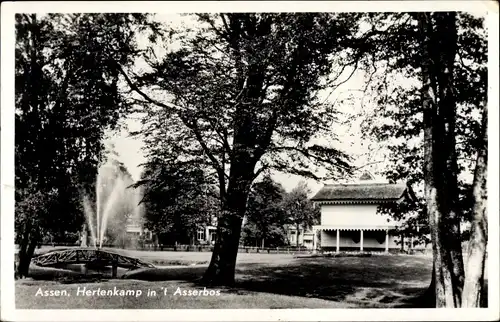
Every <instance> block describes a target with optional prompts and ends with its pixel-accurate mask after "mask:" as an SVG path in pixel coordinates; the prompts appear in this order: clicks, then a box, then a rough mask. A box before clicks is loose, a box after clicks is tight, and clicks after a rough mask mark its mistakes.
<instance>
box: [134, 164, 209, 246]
mask: <svg viewBox="0 0 500 322" xmlns="http://www.w3.org/2000/svg"><path fill="white" fill-rule="evenodd" d="M135 186H142V187H143V188H144V198H143V200H142V202H143V203H144V204H145V207H146V213H145V219H146V223H145V224H146V227H147V228H148V229H150V230H152V231H153V232H155V233H156V234H158V235H160V236H166V238H167V239H169V240H172V241H174V242H175V241H177V242H180V243H189V242H191V238H192V237H194V235H195V234H196V231H197V229H198V228H199V227H202V226H205V225H208V224H210V223H211V220H212V218H213V217H216V216H217V212H218V209H219V202H218V198H217V195H215V194H214V191H213V187H212V186H211V185H210V182H209V181H207V180H206V178H205V176H204V173H203V171H201V170H200V169H197V168H194V167H189V166H187V165H183V164H179V163H171V164H167V163H160V162H157V163H148V164H147V165H146V168H145V171H144V172H143V175H142V180H141V181H139V182H137V183H136V185H135ZM168 236H170V238H168Z"/></svg>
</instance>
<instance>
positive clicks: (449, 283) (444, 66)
mask: <svg viewBox="0 0 500 322" xmlns="http://www.w3.org/2000/svg"><path fill="white" fill-rule="evenodd" d="M419 17H420V26H421V32H422V36H423V44H422V45H423V46H422V47H423V58H422V82H423V84H422V104H423V111H424V181H425V198H426V205H427V213H428V216H429V225H430V230H431V238H432V246H433V247H432V249H433V264H434V274H435V276H434V280H435V292H436V293H435V298H436V307H459V306H460V305H461V295H462V294H461V293H462V286H463V275H464V274H463V259H462V249H461V243H460V218H459V216H458V211H457V198H458V194H457V177H456V176H457V172H456V152H455V113H456V111H455V108H456V107H455V101H454V98H453V92H452V88H451V86H452V80H453V62H454V57H455V52H456V26H455V14H454V13H437V14H435V15H434V19H435V21H434V22H433V21H432V17H431V15H430V14H426V13H423V14H420V16H419ZM433 23H435V24H436V29H434V27H433Z"/></svg>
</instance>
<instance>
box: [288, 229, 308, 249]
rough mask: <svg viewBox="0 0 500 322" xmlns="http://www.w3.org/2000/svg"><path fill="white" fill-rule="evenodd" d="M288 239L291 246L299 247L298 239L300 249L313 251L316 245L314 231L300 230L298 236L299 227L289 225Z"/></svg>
mask: <svg viewBox="0 0 500 322" xmlns="http://www.w3.org/2000/svg"><path fill="white" fill-rule="evenodd" d="M285 229H286V237H287V240H288V243H289V245H290V246H292V247H293V246H297V239H298V240H299V243H298V245H299V247H304V248H306V249H313V247H314V245H313V243H314V232H313V230H312V229H303V228H300V229H299V232H298V234H297V227H295V226H294V225H288V226H286V227H285Z"/></svg>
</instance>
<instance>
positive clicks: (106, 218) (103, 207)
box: [33, 160, 154, 277]
mask: <svg viewBox="0 0 500 322" xmlns="http://www.w3.org/2000/svg"><path fill="white" fill-rule="evenodd" d="M132 183H133V181H132V179H131V178H130V176H129V175H127V174H126V173H124V172H123V171H121V169H120V165H119V164H118V163H117V162H116V161H112V160H111V161H108V162H107V163H106V164H103V165H102V166H101V167H99V169H98V174H97V180H96V198H95V199H96V203H95V206H94V205H93V204H92V202H91V199H90V197H89V196H88V195H86V194H83V196H82V204H83V209H84V213H85V218H86V225H84V229H83V234H82V236H83V238H82V243H81V247H80V248H68V249H63V250H59V249H58V250H54V251H51V252H48V253H45V254H43V255H40V256H37V257H36V258H34V259H33V263H34V264H35V265H39V266H56V267H61V266H63V267H64V265H68V264H71V265H73V264H83V266H82V271H83V272H84V274H86V273H87V269H88V266H89V265H90V266H92V267H106V266H112V275H113V277H116V275H117V273H116V271H117V267H118V266H119V267H124V268H129V269H132V268H138V267H154V266H153V265H152V264H149V263H145V262H142V261H140V260H139V259H136V258H132V257H129V256H125V255H123V254H118V253H117V252H113V251H110V250H103V243H104V241H105V240H106V237H107V235H108V236H109V235H110V232H109V231H108V228H109V225H110V223H111V224H114V226H115V227H118V228H119V229H121V233H122V234H125V232H126V231H125V229H126V224H127V219H128V218H129V217H130V218H131V219H133V220H136V221H139V219H140V218H141V217H142V212H143V206H142V205H140V204H139V201H140V200H141V191H140V190H139V189H134V188H129V187H130V185H131V184H132ZM88 233H90V236H87V235H88ZM88 239H90V242H88ZM89 246H90V247H89Z"/></svg>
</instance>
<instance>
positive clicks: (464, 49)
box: [368, 13, 486, 307]
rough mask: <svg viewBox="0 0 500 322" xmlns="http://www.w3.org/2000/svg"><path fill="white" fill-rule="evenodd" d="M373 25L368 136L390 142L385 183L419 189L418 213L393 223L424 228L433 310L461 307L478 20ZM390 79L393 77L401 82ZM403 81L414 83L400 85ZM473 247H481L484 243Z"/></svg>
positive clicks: (476, 99)
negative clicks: (372, 118) (372, 106)
mask: <svg viewBox="0 0 500 322" xmlns="http://www.w3.org/2000/svg"><path fill="white" fill-rule="evenodd" d="M371 18H373V19H375V20H378V21H379V23H378V29H377V24H376V23H375V24H373V26H374V28H373V30H371V31H369V32H368V33H371V37H374V38H373V39H374V40H373V41H372V43H373V44H376V45H374V46H373V52H372V55H373V57H374V59H373V61H374V62H377V63H374V64H373V65H374V66H375V69H376V67H378V68H380V69H382V71H376V70H374V71H373V72H374V73H375V72H381V73H382V74H383V75H384V77H382V78H381V81H380V82H377V83H376V84H375V85H374V87H373V88H374V89H375V90H376V91H377V92H378V95H377V97H378V98H377V101H376V102H375V103H376V104H377V105H378V108H377V109H376V110H375V113H378V114H379V115H378V122H374V124H371V125H368V126H371V127H372V130H371V131H370V132H368V133H370V134H371V135H375V136H376V137H377V139H378V140H380V141H381V142H387V143H388V145H387V148H388V150H389V155H390V156H392V159H393V161H392V164H393V166H392V168H391V169H390V170H389V171H387V173H386V175H387V176H388V177H389V179H391V180H397V179H402V178H404V179H409V183H410V184H416V185H418V186H422V188H424V187H425V189H422V193H421V194H420V196H421V199H420V200H419V201H418V204H417V207H415V208H413V209H406V211H403V212H402V213H403V214H409V216H408V218H401V215H399V218H398V219H406V220H409V222H410V223H411V224H413V225H414V224H420V225H422V224H423V225H427V224H428V225H429V228H430V231H431V235H432V240H433V253H434V256H433V257H434V269H433V282H432V283H431V288H430V289H431V291H432V292H430V293H429V294H431V295H432V298H434V299H435V301H434V302H435V303H433V304H432V305H433V306H434V305H436V306H438V307H441V306H447V307H449V306H454V307H456V306H461V305H462V304H461V301H462V297H463V296H464V293H463V292H462V286H463V281H464V268H463V260H462V249H461V241H462V239H463V238H464V236H465V234H461V233H460V222H461V221H468V220H469V219H470V218H471V217H472V214H473V213H474V211H473V209H474V207H475V206H474V204H478V199H477V198H476V201H474V198H473V194H472V191H473V190H472V184H471V182H468V180H467V175H469V174H470V173H471V172H472V169H474V167H476V173H477V172H478V170H477V166H476V162H475V161H474V160H475V155H476V153H479V154H480V155H481V154H483V153H485V152H481V146H482V145H483V144H482V143H481V142H482V139H481V138H480V137H481V135H482V134H484V133H485V132H484V131H481V130H480V123H481V114H483V115H484V116H483V118H484V117H485V116H486V114H485V112H482V111H483V110H485V104H486V37H485V33H484V28H483V26H482V23H483V21H482V19H480V18H477V17H474V16H471V15H469V14H465V13H460V14H452V13H446V14H445V13H422V14H396V15H392V14H382V15H380V16H376V17H374V16H372V17H371ZM380 25H384V26H386V29H385V30H382V29H381V28H380ZM382 48H383V49H382ZM375 49H378V50H377V51H376V52H375ZM394 74H399V77H400V78H399V81H397V80H396V78H395V77H394ZM391 76H392V77H391ZM401 77H403V78H406V79H411V80H413V81H412V82H408V81H406V82H403V81H401ZM402 84H405V85H402ZM483 121H484V119H483ZM377 123H378V124H377ZM393 138H397V139H398V140H394V139H393ZM477 164H479V163H477ZM480 172H481V171H480ZM423 182H425V184H422V183H423ZM482 196H483V197H484V198H485V194H482ZM484 200H485V199H483V202H485V201H484ZM398 210H401V209H398ZM392 213H393V214H395V215H397V213H398V212H397V211H393V212H392ZM421 231H425V230H421ZM477 231H478V230H477V229H476V232H477ZM478 240H482V242H485V239H484V238H482V237H479V239H478ZM483 246H484V247H485V244H483ZM478 249H480V248H478ZM480 254H481V253H480ZM480 257H481V255H480ZM479 266H480V267H484V262H483V264H480V265H479ZM436 274H437V275H436ZM476 290H477V289H476ZM479 292H480V291H479Z"/></svg>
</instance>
